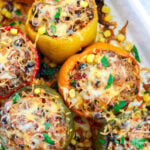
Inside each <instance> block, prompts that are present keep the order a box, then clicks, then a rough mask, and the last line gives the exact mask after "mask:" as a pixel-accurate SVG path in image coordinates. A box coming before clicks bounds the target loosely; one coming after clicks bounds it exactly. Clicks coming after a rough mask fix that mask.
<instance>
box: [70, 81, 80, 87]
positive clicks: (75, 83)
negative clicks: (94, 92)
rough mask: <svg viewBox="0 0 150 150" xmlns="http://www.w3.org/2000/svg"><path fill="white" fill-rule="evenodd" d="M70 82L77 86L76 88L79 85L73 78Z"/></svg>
mask: <svg viewBox="0 0 150 150" xmlns="http://www.w3.org/2000/svg"><path fill="white" fill-rule="evenodd" d="M70 84H71V85H72V86H73V87H75V88H77V87H78V83H77V82H76V81H75V80H72V81H71V82H70Z"/></svg>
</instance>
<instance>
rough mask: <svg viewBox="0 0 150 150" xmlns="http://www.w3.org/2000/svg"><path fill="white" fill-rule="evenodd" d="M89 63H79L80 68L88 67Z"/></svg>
mask: <svg viewBox="0 0 150 150" xmlns="http://www.w3.org/2000/svg"><path fill="white" fill-rule="evenodd" d="M87 66H88V65H87V64H79V69H84V68H86V67H87Z"/></svg>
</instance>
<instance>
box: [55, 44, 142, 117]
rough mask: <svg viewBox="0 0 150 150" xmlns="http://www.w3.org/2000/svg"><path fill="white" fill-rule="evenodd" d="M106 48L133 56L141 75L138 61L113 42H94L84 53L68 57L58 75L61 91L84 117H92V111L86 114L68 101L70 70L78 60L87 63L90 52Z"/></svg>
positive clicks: (123, 54) (129, 56)
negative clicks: (112, 43)
mask: <svg viewBox="0 0 150 150" xmlns="http://www.w3.org/2000/svg"><path fill="white" fill-rule="evenodd" d="M106 50H107V51H108V50H109V51H111V52H115V53H116V54H118V55H121V56H123V57H125V58H131V60H132V62H133V63H134V64H135V68H136V73H137V76H138V77H139V73H140V68H139V65H138V63H137V61H136V60H135V59H134V58H133V57H132V56H131V55H130V54H129V53H128V52H127V51H125V50H123V49H120V48H118V47H115V46H113V45H111V44H106V43H96V44H93V45H92V46H89V47H87V48H86V49H85V50H84V51H83V52H82V53H80V54H76V55H73V56H71V57H70V58H69V59H67V61H66V62H65V63H64V64H63V66H62V68H61V69H60V72H59V76H58V87H59V92H60V94H61V95H62V96H63V98H64V100H65V102H66V104H67V105H68V106H69V107H70V108H71V109H72V110H73V111H74V112H76V113H77V114H79V115H82V116H84V117H91V116H92V114H91V113H90V112H89V113H88V114H86V113H85V112H82V111H80V110H77V109H75V108H74V107H72V106H70V104H69V102H68V101H67V100H68V97H69V90H70V89H71V87H72V86H71V85H70V72H71V71H72V70H73V69H74V68H75V66H76V65H77V62H82V63H84V62H85V63H86V58H87V57H86V56H87V55H88V54H96V53H97V52H99V51H106ZM138 79H139V78H138ZM87 80H88V79H87ZM137 83H138V90H137V91H139V88H140V82H139V80H138V82H137ZM137 93H138V92H137ZM102 103H103V102H102ZM127 103H128V102H127ZM104 105H105V104H104Z"/></svg>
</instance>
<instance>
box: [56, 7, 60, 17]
mask: <svg viewBox="0 0 150 150" xmlns="http://www.w3.org/2000/svg"><path fill="white" fill-rule="evenodd" d="M59 16H60V8H57V13H56V15H55V18H56V19H58V18H59Z"/></svg>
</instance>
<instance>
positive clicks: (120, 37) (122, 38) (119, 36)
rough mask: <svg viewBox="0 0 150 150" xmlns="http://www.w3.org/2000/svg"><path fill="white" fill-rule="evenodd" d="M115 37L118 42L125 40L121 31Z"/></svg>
mask: <svg viewBox="0 0 150 150" xmlns="http://www.w3.org/2000/svg"><path fill="white" fill-rule="evenodd" d="M116 38H117V40H118V41H119V42H123V41H124V40H125V36H124V35H123V34H121V33H119V34H118V35H117V36H116Z"/></svg>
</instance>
